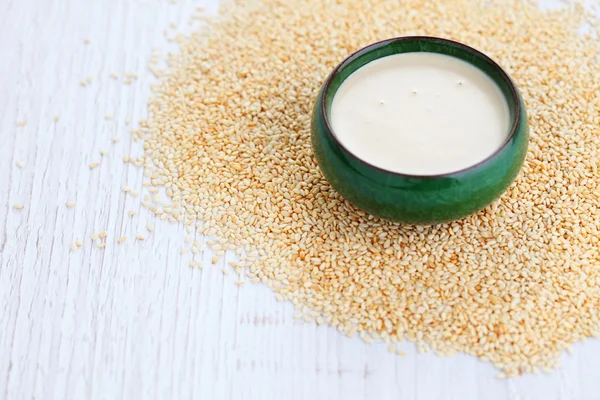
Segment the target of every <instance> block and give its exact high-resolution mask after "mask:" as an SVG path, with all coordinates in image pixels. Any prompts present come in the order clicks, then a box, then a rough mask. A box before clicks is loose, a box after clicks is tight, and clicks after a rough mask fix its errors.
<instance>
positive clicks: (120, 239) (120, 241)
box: [117, 236, 143, 244]
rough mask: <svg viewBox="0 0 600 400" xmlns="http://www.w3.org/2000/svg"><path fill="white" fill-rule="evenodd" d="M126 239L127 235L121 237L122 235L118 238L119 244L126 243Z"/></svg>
mask: <svg viewBox="0 0 600 400" xmlns="http://www.w3.org/2000/svg"><path fill="white" fill-rule="evenodd" d="M126 240H127V236H121V237H120V238H119V239H118V240H117V242H118V243H119V244H121V243H124V242H125V241H126ZM142 240H143V239H142Z"/></svg>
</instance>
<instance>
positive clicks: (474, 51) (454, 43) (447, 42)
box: [321, 36, 522, 179]
mask: <svg viewBox="0 0 600 400" xmlns="http://www.w3.org/2000/svg"><path fill="white" fill-rule="evenodd" d="M411 40H412V41H416V40H426V41H431V42H440V43H442V44H444V45H449V46H454V47H460V48H462V49H463V50H465V51H467V52H469V53H471V54H473V55H475V56H476V57H479V58H481V59H483V60H484V61H486V62H488V63H489V64H490V65H491V66H492V67H493V68H495V69H496V70H497V72H499V73H500V76H501V77H502V79H503V80H504V81H505V82H506V83H507V84H508V87H509V89H510V92H511V95H512V97H513V101H514V103H515V116H514V118H513V119H512V125H511V128H510V132H509V134H508V136H507V137H506V140H505V141H504V143H503V144H502V145H501V146H500V147H499V148H498V149H497V150H496V151H495V152H493V153H492V154H491V155H489V156H487V157H486V158H484V159H483V160H481V161H479V162H478V163H476V164H473V165H470V166H468V167H466V168H463V169H460V170H456V171H452V172H448V173H444V174H436V175H411V174H403V173H400V172H394V171H390V170H387V169H384V168H380V167H377V166H375V165H373V164H371V163H369V162H367V161H365V160H363V159H361V158H360V157H358V156H357V155H356V154H354V153H353V152H351V151H350V150H348V148H346V146H344V145H343V144H342V143H341V142H340V140H339V139H338V138H337V137H336V135H335V131H334V130H333V128H332V127H331V124H330V123H329V115H328V113H327V107H326V106H325V102H326V98H327V92H328V91H329V86H330V85H331V81H332V80H333V78H334V77H335V76H336V75H337V74H338V73H339V72H340V70H342V69H343V68H344V67H346V66H347V65H349V64H350V63H351V62H353V61H354V60H355V59H357V58H358V57H360V56H361V55H363V54H365V53H369V52H371V51H373V50H376V49H378V48H380V47H382V46H385V45H387V44H389V43H393V42H403V41H411ZM384 57H386V56H384ZM450 57H452V56H450ZM380 58H383V57H380ZM463 61H465V62H468V63H469V64H471V65H473V64H472V63H470V62H469V61H467V60H463ZM367 64H368V63H367ZM474 67H475V68H477V69H479V70H481V69H480V68H478V67H477V66H476V65H474ZM482 72H484V71H482ZM484 73H485V72H484ZM486 75H487V74H486ZM503 96H504V94H503ZM504 97H505V98H506V96H504ZM321 113H322V114H323V119H324V120H325V125H326V126H327V129H328V130H329V132H330V134H331V136H332V138H333V140H334V141H335V142H336V143H337V145H338V146H340V147H341V148H342V149H344V151H346V152H347V153H348V154H350V155H351V156H352V157H354V158H355V159H356V160H358V161H359V162H361V163H363V164H365V165H366V166H367V167H369V168H373V169H375V170H378V171H381V172H384V173H387V174H392V175H395V176H398V177H402V178H413V179H437V178H448V177H453V176H455V175H459V174H462V173H465V172H469V171H472V170H475V169H477V168H478V167H480V166H482V165H483V164H485V163H487V162H488V161H490V160H492V159H494V158H495V157H497V156H498V155H499V154H500V153H502V152H503V151H504V149H505V148H506V147H507V146H508V144H509V143H510V142H511V140H512V139H513V138H514V137H515V136H516V134H517V132H518V130H519V122H520V121H521V113H522V110H521V102H520V100H519V94H518V89H517V87H516V86H515V84H514V82H513V81H512V79H511V78H510V76H509V75H508V74H507V73H506V71H504V69H503V68H502V67H501V66H500V65H499V64H498V63H497V62H495V61H494V60H492V59H491V58H490V57H488V56H486V55H485V54H483V53H482V52H480V51H479V50H477V49H475V48H473V47H470V46H467V45H466V44H463V43H460V42H457V41H454V40H450V39H444V38H440V37H435V36H400V37H395V38H391V39H385V40H382V41H379V42H376V43H372V44H370V45H368V46H366V47H363V48H361V49H360V50H357V51H356V52H354V53H352V54H351V55H350V56H348V57H347V58H346V59H345V60H344V61H342V62H341V63H340V64H338V65H337V66H336V67H335V68H334V69H333V71H332V72H331V73H330V74H329V76H328V77H327V79H326V80H325V83H324V85H323V96H321Z"/></svg>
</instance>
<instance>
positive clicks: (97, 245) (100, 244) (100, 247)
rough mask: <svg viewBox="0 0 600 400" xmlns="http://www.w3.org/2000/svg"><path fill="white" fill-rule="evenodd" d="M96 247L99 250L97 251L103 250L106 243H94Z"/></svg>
mask: <svg viewBox="0 0 600 400" xmlns="http://www.w3.org/2000/svg"><path fill="white" fill-rule="evenodd" d="M96 247H97V248H99V249H103V248H105V247H106V243H104V242H103V243H96Z"/></svg>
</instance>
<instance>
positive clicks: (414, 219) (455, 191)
mask: <svg viewBox="0 0 600 400" xmlns="http://www.w3.org/2000/svg"><path fill="white" fill-rule="evenodd" d="M409 52H431V53H439V54H444V55H448V56H452V57H456V58H458V59H460V60H463V61H466V62H468V63H469V64H471V65H473V66H475V67H477V68H479V69H480V70H481V71H483V72H484V73H485V74H487V75H488V76H489V77H490V78H491V79H492V80H493V81H494V82H495V83H496V84H497V85H498V87H499V88H500V90H501V92H502V94H503V95H504V97H505V99H506V101H507V103H508V108H509V113H510V120H511V122H510V133H509V135H508V137H507V139H506V141H505V142H504V144H503V145H502V146H501V147H500V148H499V149H498V150H497V151H496V152H495V153H494V154H492V155H491V156H489V157H488V158H486V159H485V160H483V161H481V162H479V163H477V164H475V165H473V166H470V167H468V168H465V169H463V170H460V171H456V172H452V173H448V174H441V175H431V176H430V175H427V176H417V175H406V174H400V173H396V172H392V171H387V170H383V169H380V168H378V167H375V166H373V165H371V164H369V163H368V162H365V161H364V160H361V159H359V158H358V157H356V156H355V155H354V154H352V153H351V152H349V151H348V150H347V149H346V148H345V147H344V146H343V145H342V144H341V143H340V141H339V140H338V139H337V138H336V136H335V134H334V132H333V130H332V128H331V124H330V121H329V114H330V110H331V104H332V101H333V98H334V96H335V94H336V92H337V90H338V88H339V87H340V86H341V84H342V83H343V82H344V80H345V79H346V78H347V77H348V76H350V75H351V74H352V73H353V72H355V71H356V70H357V69H359V68H360V67H362V66H364V65H365V64H367V63H369V62H371V61H373V60H376V59H378V58H382V57H386V56H390V55H394V54H400V53H409ZM311 139H312V147H313V151H314V154H315V157H316V159H317V163H318V164H319V168H320V169H321V171H322V172H323V174H324V176H325V178H326V179H327V180H328V181H329V183H330V184H331V185H332V186H333V188H334V189H335V190H336V191H337V192H339V193H340V194H341V195H342V196H343V197H344V198H345V199H347V200H348V201H350V202H351V203H352V204H354V205H355V206H356V207H358V208H359V209H362V210H364V211H366V212H368V213H370V214H373V215H376V216H379V217H382V218H386V219H389V220H393V221H396V222H401V223H406V224H417V225H430V224H438V223H443V222H449V221H454V220H458V219H461V218H464V217H467V216H469V215H471V214H473V213H475V212H477V211H479V210H481V209H483V208H485V207H486V206H488V205H489V204H490V203H492V202H493V201H494V200H496V199H497V198H498V197H500V196H501V195H502V194H503V193H504V192H505V191H506V189H507V188H508V187H509V186H510V185H511V183H512V182H513V181H514V180H515V178H516V177H517V175H518V173H519V171H520V169H521V167H522V165H523V162H524V160H525V156H526V153H527V145H528V140H529V126H528V122H527V112H526V110H525V105H524V103H523V99H522V97H521V94H520V93H519V90H518V89H517V87H516V85H515V84H514V83H513V81H512V80H511V78H510V77H509V76H508V74H507V73H506V72H504V70H503V69H502V68H501V67H500V66H499V65H498V64H496V63H495V62H494V61H493V60H491V59H490V58H489V57H487V56H486V55H484V54H483V53H481V52H479V51H477V50H475V49H473V48H471V47H469V46H466V45H464V44H461V43H458V42H454V41H451V40H447V39H441V38H435V37H426V36H407V37H399V38H394V39H388V40H384V41H382V42H378V43H375V44H372V45H370V46H367V47H365V48H363V49H361V50H359V51H358V52H356V53H354V54H352V55H351V56H350V57H348V58H347V59H346V60H345V61H343V62H342V63H341V64H340V65H338V66H337V67H336V68H335V69H334V70H333V72H332V73H331V74H330V75H329V77H328V78H327V79H326V81H325V83H324V85H323V87H322V88H321V90H320V92H319V95H318V98H317V102H316V104H315V107H314V111H313V116H312V133H311Z"/></svg>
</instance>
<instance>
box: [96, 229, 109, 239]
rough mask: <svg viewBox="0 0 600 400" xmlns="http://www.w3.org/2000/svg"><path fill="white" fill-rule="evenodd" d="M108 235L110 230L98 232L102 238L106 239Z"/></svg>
mask: <svg viewBox="0 0 600 400" xmlns="http://www.w3.org/2000/svg"><path fill="white" fill-rule="evenodd" d="M106 236H108V232H106V231H104V232H100V233H98V237H99V238H100V239H104V238H105V237H106Z"/></svg>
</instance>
